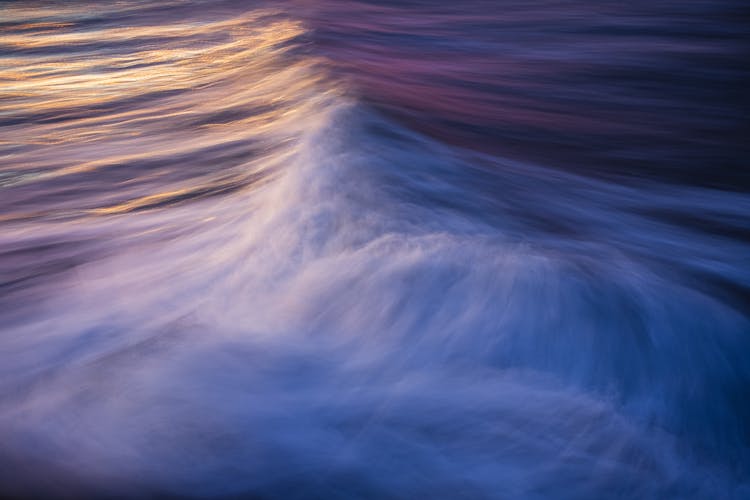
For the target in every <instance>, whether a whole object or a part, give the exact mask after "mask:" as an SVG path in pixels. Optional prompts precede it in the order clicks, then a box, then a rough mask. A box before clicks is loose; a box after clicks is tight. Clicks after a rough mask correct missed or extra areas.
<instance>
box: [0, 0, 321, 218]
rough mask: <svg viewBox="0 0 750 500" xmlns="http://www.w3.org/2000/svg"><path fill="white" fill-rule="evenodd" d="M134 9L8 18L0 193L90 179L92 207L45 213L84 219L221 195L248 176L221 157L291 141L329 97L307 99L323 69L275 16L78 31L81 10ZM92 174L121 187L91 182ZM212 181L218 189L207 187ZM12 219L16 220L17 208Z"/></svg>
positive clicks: (124, 5) (75, 203) (85, 202)
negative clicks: (208, 193) (225, 151)
mask: <svg viewBox="0 0 750 500" xmlns="http://www.w3.org/2000/svg"><path fill="white" fill-rule="evenodd" d="M92 5H94V4H92ZM138 6H139V2H133V1H131V2H117V3H116V4H114V6H109V7H103V6H101V5H98V6H93V7H92V6H86V7H82V6H73V5H66V6H64V7H61V8H59V9H51V8H49V7H38V8H10V9H8V10H7V11H6V12H4V17H5V19H6V24H5V26H4V27H3V28H2V31H0V96H2V99H0V127H2V135H1V136H0V174H1V175H2V182H0V189H9V188H13V187H14V186H15V187H17V186H22V185H24V184H28V183H34V182H43V181H48V180H51V179H60V178H64V177H69V176H78V177H77V181H76V182H81V180H80V176H81V175H88V176H89V177H86V178H85V183H86V189H87V190H88V189H89V186H91V185H100V192H99V194H98V195H97V196H89V198H87V199H82V198H79V199H78V200H76V199H74V198H75V197H74V196H73V195H72V194H71V195H70V196H69V197H66V196H50V199H52V198H55V200H56V201H55V203H54V204H55V207H53V210H52V212H54V209H59V210H63V209H64V210H67V211H68V212H70V210H71V209H74V210H76V211H78V212H80V213H88V214H93V215H107V214H115V213H122V212H126V211H131V210H139V209H143V208H144V207H146V208H148V207H152V206H158V205H159V204H161V203H162V202H164V201H169V200H175V199H182V198H184V197H185V196H189V195H190V194H191V193H199V194H200V193H203V192H204V191H205V189H204V188H205V186H202V185H201V186H197V185H195V183H196V179H197V180H199V181H200V182H201V183H207V184H208V185H211V186H214V188H216V190H219V191H221V190H224V189H228V186H229V185H231V184H232V182H236V183H240V184H241V183H242V182H243V179H245V178H247V177H248V176H249V175H253V170H254V168H250V167H248V166H247V161H248V160H247V159H243V158H242V155H241V154H239V153H236V154H232V155H225V156H226V158H225V157H224V156H222V154H221V150H222V147H223V146H226V147H227V148H229V149H233V150H234V149H236V150H238V151H239V152H240V153H241V152H242V151H243V149H242V148H243V147H244V148H245V149H247V150H248V157H250V156H252V155H251V153H252V154H257V145H256V143H257V142H258V141H259V140H265V141H267V142H268V146H267V147H271V146H272V145H273V144H275V143H279V142H280V141H281V142H283V141H285V140H287V139H288V138H289V136H290V135H293V133H294V130H295V123H297V124H298V123H300V119H301V118H302V117H303V116H305V115H308V114H310V113H311V112H312V111H311V107H312V106H314V100H315V99H316V98H319V97H315V96H320V95H321V94H324V92H323V93H321V92H320V90H319V89H317V90H316V88H317V87H318V86H319V84H320V83H321V80H322V78H323V76H322V73H321V71H320V69H319V61H316V60H315V59H314V58H312V57H308V56H307V55H304V54H303V55H301V56H299V55H296V53H295V52H294V51H295V50H296V49H298V48H299V47H300V44H301V42H300V40H301V37H302V35H304V34H305V28H304V26H303V25H302V24H301V23H299V22H297V21H294V20H290V19H288V18H284V17H283V16H281V15H280V14H279V13H278V12H275V11H273V10H255V11H252V12H250V13H247V14H243V15H241V16H236V17H230V18H225V19H213V20H211V21H202V22H192V21H191V20H190V19H187V20H182V21H180V22H176V23H172V24H168V25H158V24H150V25H132V26H118V27H112V26H103V27H98V28H97V27H96V26H94V27H92V26H90V25H87V26H86V27H85V28H83V27H81V26H78V25H77V24H76V22H75V20H77V19H81V20H83V19H86V16H87V15H90V13H87V10H86V9H87V8H89V9H90V8H94V9H99V11H100V10H101V9H104V8H110V9H119V10H120V11H122V12H133V11H137V9H138ZM296 128H297V129H299V125H298V126H297V127H296ZM243 141H251V142H252V147H251V146H250V145H249V144H250V142H248V143H247V144H248V145H243ZM251 150H252V151H251ZM207 151H209V152H210V151H214V152H217V153H206V152H207ZM212 154H214V155H215V157H212V156H211V155H212ZM175 158H180V159H182V160H181V161H178V162H176V161H175V160H174V159H175ZM193 159H195V160H194V161H193ZM191 162H192V164H191ZM136 164H139V165H149V166H148V167H143V166H141V167H140V168H137V167H135V166H132V165H136ZM101 169H109V170H113V169H114V170H113V171H116V173H113V174H106V175H105V174H104V173H102V174H97V175H98V177H90V176H91V175H93V173H96V172H98V171H100V170H101ZM205 169H208V171H204V170H205ZM211 172H216V174H215V175H219V174H220V177H221V179H219V180H217V179H213V180H212V179H211V175H212V174H211ZM107 175H110V177H108V176H107ZM152 181H153V182H152ZM157 181H158V182H157ZM56 182H59V181H56ZM70 182H73V181H72V180H71V181H70ZM61 186H63V185H62V184H60V186H53V187H50V188H49V189H51V190H52V191H55V190H58V191H59V190H62V189H63V187H61ZM113 186H129V188H128V190H126V191H125V193H126V194H127V200H126V201H115V194H114V190H113V189H112V187H113ZM65 189H67V190H68V191H70V192H72V191H74V189H73V188H72V187H70V186H68V187H67V188H65ZM122 195H123V193H121V192H120V193H117V198H118V199H120V200H121V199H122ZM60 200H62V201H60ZM17 210H18V213H17V214H16V215H17V216H18V215H20V214H21V213H22V211H23V207H19V208H18V209H17ZM52 212H49V213H52ZM5 218H6V219H14V218H17V217H14V216H13V214H10V215H8V216H7V217H5Z"/></svg>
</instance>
